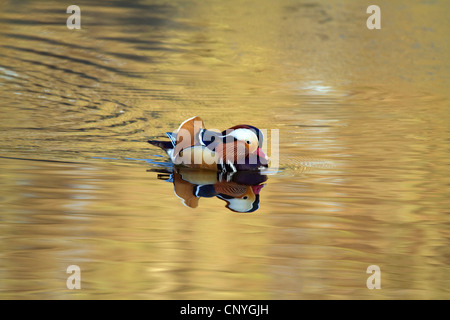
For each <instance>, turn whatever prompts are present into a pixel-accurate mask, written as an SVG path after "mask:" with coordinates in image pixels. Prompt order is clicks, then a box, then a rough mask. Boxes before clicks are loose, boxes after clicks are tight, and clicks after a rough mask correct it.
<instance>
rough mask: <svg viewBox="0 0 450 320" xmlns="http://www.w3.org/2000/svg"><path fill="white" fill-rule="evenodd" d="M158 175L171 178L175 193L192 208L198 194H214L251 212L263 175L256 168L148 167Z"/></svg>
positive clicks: (237, 208)
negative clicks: (209, 169)
mask: <svg viewBox="0 0 450 320" xmlns="http://www.w3.org/2000/svg"><path fill="white" fill-rule="evenodd" d="M149 171H153V172H158V179H161V180H165V181H168V182H172V183H173V185H174V191H175V195H176V196H177V197H178V198H180V199H181V202H182V203H183V204H184V205H185V206H187V207H190V208H196V207H197V206H198V202H199V200H200V198H213V197H217V198H219V199H220V200H223V201H225V203H226V205H225V207H226V208H228V209H229V210H231V211H234V212H255V211H256V210H258V209H259V196H260V192H261V189H262V188H263V187H264V185H265V184H264V182H266V181H267V179H268V178H267V176H266V175H263V174H261V173H259V172H253V171H238V172H215V171H207V170H195V169H191V168H175V167H174V168H172V170H171V171H170V169H167V170H161V169H152V170H149Z"/></svg>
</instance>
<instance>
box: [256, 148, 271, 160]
mask: <svg viewBox="0 0 450 320" xmlns="http://www.w3.org/2000/svg"><path fill="white" fill-rule="evenodd" d="M256 155H257V156H258V157H260V158H263V159H265V160H269V158H268V157H267V156H266V154H265V153H264V151H262V149H261V148H258V149H256Z"/></svg>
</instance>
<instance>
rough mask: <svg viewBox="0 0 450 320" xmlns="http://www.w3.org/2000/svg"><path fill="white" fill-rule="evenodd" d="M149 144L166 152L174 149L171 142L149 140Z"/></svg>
mask: <svg viewBox="0 0 450 320" xmlns="http://www.w3.org/2000/svg"><path fill="white" fill-rule="evenodd" d="M147 142H148V143H150V144H151V145H154V146H156V147H159V148H161V149H163V150H164V151H166V152H167V151H168V150H170V149H173V144H172V142H171V141H159V140H148V141H147Z"/></svg>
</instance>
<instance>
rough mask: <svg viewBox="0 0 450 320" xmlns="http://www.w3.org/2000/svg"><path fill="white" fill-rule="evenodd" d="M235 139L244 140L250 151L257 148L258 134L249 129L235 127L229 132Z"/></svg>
mask: <svg viewBox="0 0 450 320" xmlns="http://www.w3.org/2000/svg"><path fill="white" fill-rule="evenodd" d="M229 135H230V136H232V137H234V138H235V139H236V140H239V141H244V142H246V143H247V144H248V146H249V151H250V153H253V152H255V151H256V149H258V136H257V135H256V134H255V133H254V132H253V131H252V130H250V129H236V130H233V131H231V132H230V133H229Z"/></svg>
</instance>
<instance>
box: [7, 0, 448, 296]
mask: <svg viewBox="0 0 450 320" xmlns="http://www.w3.org/2000/svg"><path fill="white" fill-rule="evenodd" d="M76 4H77V5H78V6H80V8H81V29H80V30H69V29H68V28H67V26H66V20H67V18H68V17H69V14H67V13H66V8H67V7H66V4H62V3H61V2H58V1H21V2H17V1H3V2H1V3H0V110H1V112H2V116H1V118H0V298H2V299H13V298H18V299H82V298H88V299H92V298H95V299H122V298H130V299H131V298H134V299H447V298H448V297H449V289H448V284H449V280H450V277H449V275H448V274H449V272H448V271H449V268H448V265H449V262H450V250H449V249H448V243H449V237H450V233H449V222H450V221H449V213H450V212H449V207H450V200H449V193H450V188H449V186H450V175H449V169H448V168H449V165H450V161H449V158H450V147H449V141H450V129H449V128H450V126H449V115H450V111H449V108H450V104H449V91H448V88H449V74H450V72H449V71H450V70H449V61H450V56H449V55H450V49H449V41H448V34H449V32H450V25H449V22H448V16H449V9H450V4H449V2H448V1H378V3H377V4H378V5H379V6H380V8H381V12H382V28H381V29H380V30H368V29H367V27H366V20H367V17H368V14H367V13H366V8H367V4H365V3H364V2H362V1H357V0H352V1H308V2H305V1H288V0H282V1H253V0H251V1H246V2H245V4H243V3H242V2H241V1H227V2H223V1H215V0H212V1H164V0H162V1H136V2H127V1H105V2H102V3H101V4H93V3H92V2H88V1H78V2H77V3H76ZM195 115H198V116H200V117H201V118H202V119H203V120H204V122H205V124H206V126H207V127H208V128H217V129H219V130H224V129H226V128H229V127H231V126H233V125H236V124H240V123H249V124H252V125H254V126H256V127H258V128H261V129H265V130H267V132H269V133H272V132H278V133H279V135H278V142H279V144H278V146H275V145H271V144H270V141H271V138H274V136H273V135H272V134H269V136H268V141H269V142H268V147H269V149H270V150H269V151H270V152H268V154H269V156H270V155H271V153H272V155H271V156H272V157H274V156H276V159H277V161H276V163H277V166H276V167H273V168H271V169H270V170H269V171H268V172H267V177H266V178H264V179H262V180H251V181H250V182H249V180H247V179H249V178H248V177H245V178H240V177H237V176H236V177H227V176H222V177H217V176H216V175H213V176H211V175H209V174H203V173H202V174H192V173H191V172H181V173H179V172H175V173H174V174H172V173H173V172H172V168H171V166H170V163H169V161H168V159H167V157H166V155H165V154H164V152H162V151H161V150H159V149H157V148H155V147H153V146H151V145H149V144H147V143H146V141H147V140H148V139H155V138H158V139H159V138H161V137H163V136H164V132H166V131H172V130H175V129H176V128H177V127H178V126H179V124H180V123H181V122H182V121H184V120H185V119H187V118H190V117H192V116H195ZM275 130H277V131H275ZM276 149H278V150H279V153H278V155H275V151H276ZM171 174H172V177H171ZM166 180H167V181H166ZM202 185H205V186H207V187H204V188H203V189H202V190H201V191H202V193H201V196H199V197H194V198H189V200H186V197H185V195H186V194H188V193H190V194H191V195H192V190H193V188H197V186H202ZM262 185H263V186H262ZM195 190H197V189H195ZM219 190H221V191H220V192H219ZM224 190H228V191H229V193H226V191H224ZM232 192H234V193H232ZM217 194H222V195H223V194H227V195H228V196H229V197H230V194H232V195H233V194H234V195H235V196H236V197H240V198H242V197H244V196H247V199H248V198H249V197H250V199H248V200H251V201H254V200H255V199H256V197H255V198H251V197H254V196H255V195H256V194H257V195H258V197H257V198H258V208H257V210H254V211H252V212H247V213H242V212H239V209H240V208H244V207H245V205H244V202H240V201H237V202H233V204H231V205H230V201H227V200H230V199H229V198H227V197H223V196H222V198H221V197H218V196H217ZM199 195H200V193H199ZM247 199H246V200H247ZM252 203H253V202H252ZM190 204H191V205H190ZM233 208H234V209H238V210H233ZM245 208H246V207H245ZM70 265H78V266H79V267H80V269H81V284H82V288H81V290H69V289H68V288H67V286H66V280H67V277H68V276H69V275H68V274H67V273H66V269H67V267H68V266H70ZM370 265H378V266H379V267H380V270H381V289H380V290H369V289H368V288H367V286H366V280H367V278H368V277H369V275H370V274H367V273H366V270H367V267H368V266H370Z"/></svg>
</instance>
